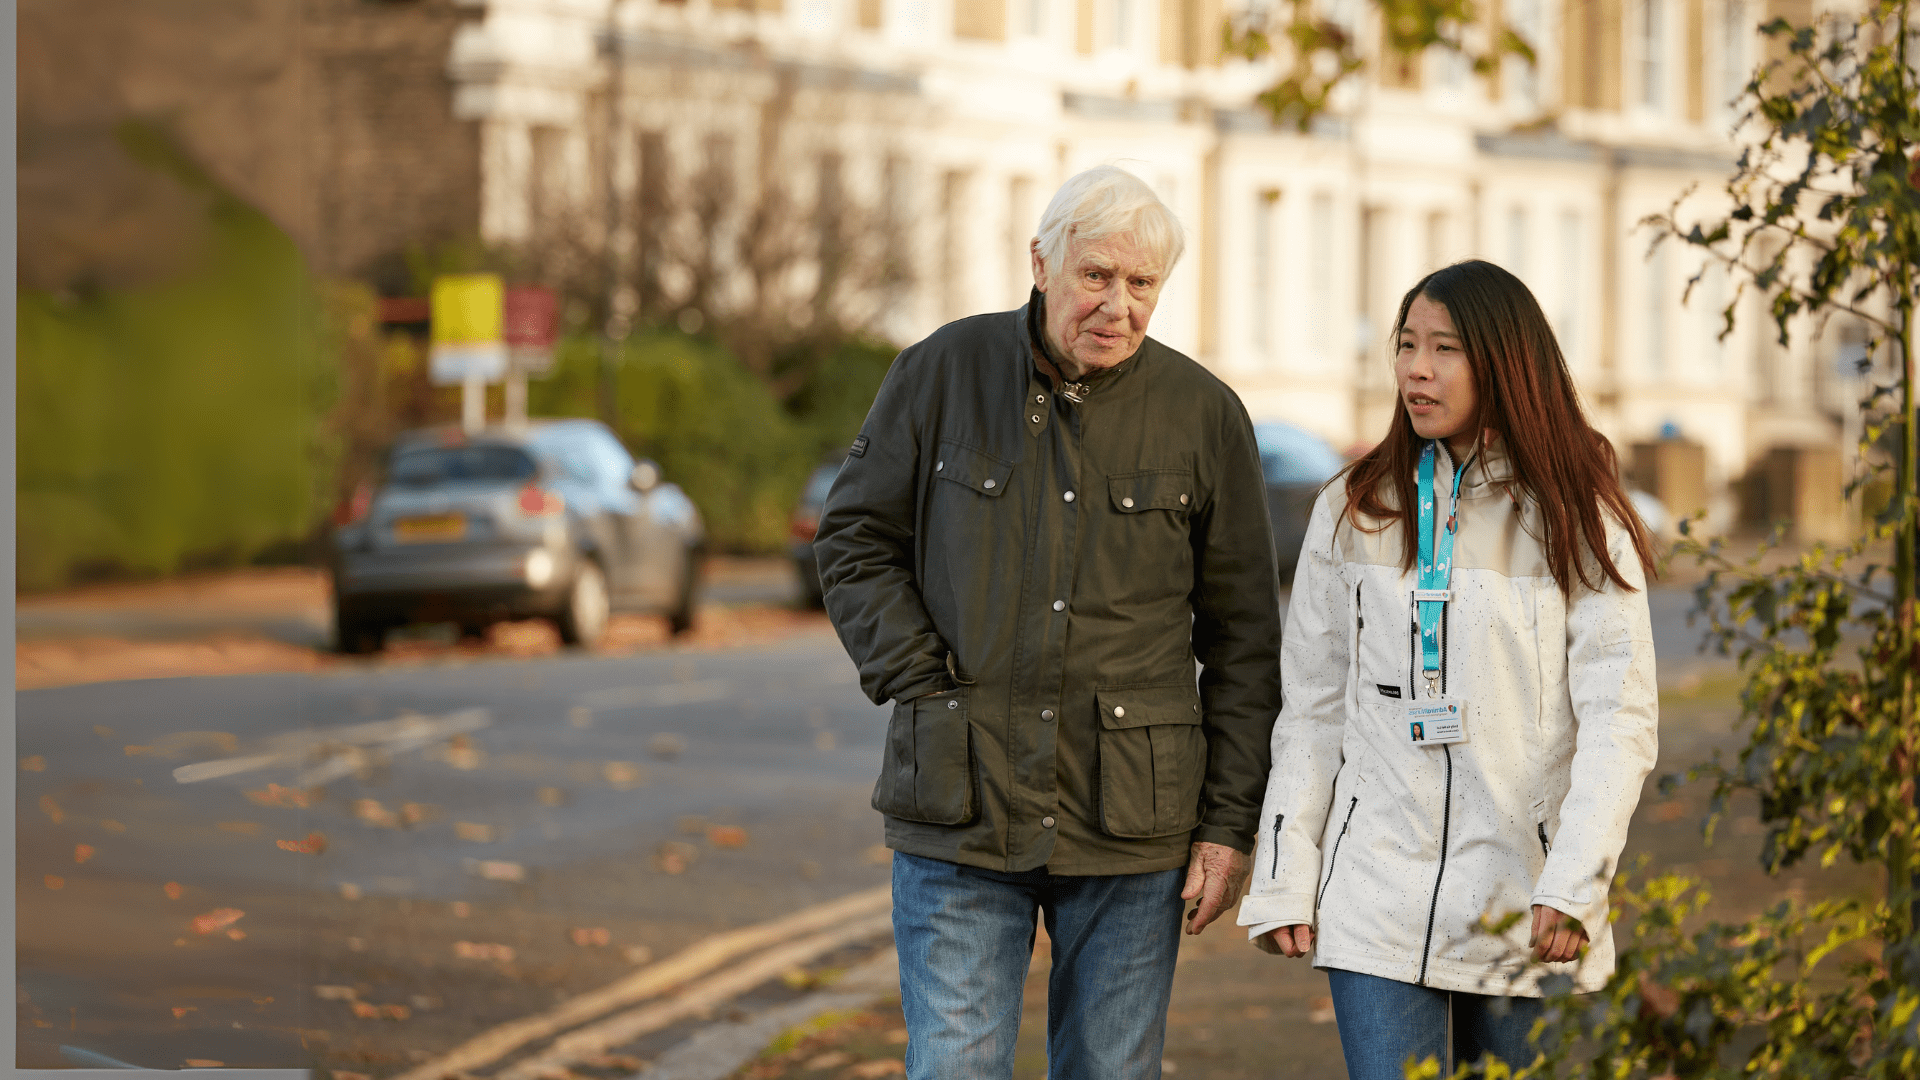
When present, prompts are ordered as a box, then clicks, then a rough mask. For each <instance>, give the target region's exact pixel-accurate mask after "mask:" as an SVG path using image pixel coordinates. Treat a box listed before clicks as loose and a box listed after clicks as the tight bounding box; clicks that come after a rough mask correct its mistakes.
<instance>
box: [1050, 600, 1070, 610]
mask: <svg viewBox="0 0 1920 1080" xmlns="http://www.w3.org/2000/svg"><path fill="white" fill-rule="evenodd" d="M1053 610H1055V611H1065V610H1067V602H1066V601H1065V600H1055V601H1054V602H1053Z"/></svg>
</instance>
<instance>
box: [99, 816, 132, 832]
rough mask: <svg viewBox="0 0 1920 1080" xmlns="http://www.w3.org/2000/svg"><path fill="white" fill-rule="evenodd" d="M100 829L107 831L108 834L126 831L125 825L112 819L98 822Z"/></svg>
mask: <svg viewBox="0 0 1920 1080" xmlns="http://www.w3.org/2000/svg"><path fill="white" fill-rule="evenodd" d="M100 827H101V828H103V829H105V830H107V831H108V832H126V831H127V827H126V826H125V825H122V824H120V823H119V822H117V821H115V820H113V819H112V818H107V819H106V820H104V821H102V822H100Z"/></svg>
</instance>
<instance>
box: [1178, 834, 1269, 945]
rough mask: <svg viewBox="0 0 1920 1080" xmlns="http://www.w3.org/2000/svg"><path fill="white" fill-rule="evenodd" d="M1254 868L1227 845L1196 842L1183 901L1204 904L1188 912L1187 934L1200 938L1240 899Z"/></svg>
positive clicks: (1181, 892) (1189, 863)
mask: <svg viewBox="0 0 1920 1080" xmlns="http://www.w3.org/2000/svg"><path fill="white" fill-rule="evenodd" d="M1251 869H1252V867H1251V866H1250V865H1249V864H1248V862H1247V856H1246V855H1245V854H1244V853H1242V852H1238V851H1235V850H1234V849H1232V848H1230V847H1228V846H1226V845H1225V844H1209V843H1205V842H1196V843H1195V844H1194V845H1193V855H1192V857H1191V858H1189V859H1188V861H1187V887H1186V888H1184V889H1181V890H1180V899H1182V900H1193V899H1196V898H1197V899H1198V900H1199V901H1200V902H1199V903H1198V904H1195V905H1194V908H1193V910H1192V911H1189V912H1187V933H1189V934H1197V933H1199V932H1200V931H1202V930H1205V929H1206V928H1207V924H1208V923H1210V922H1212V921H1213V920H1215V919H1217V918H1219V917H1220V913H1221V912H1223V911H1226V910H1227V909H1228V908H1230V907H1232V906H1233V905H1234V904H1235V903H1236V902H1238V901H1239V899H1240V890H1242V889H1244V888H1246V885H1247V874H1248V872H1249V871H1250V870H1251Z"/></svg>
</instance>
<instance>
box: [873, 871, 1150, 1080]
mask: <svg viewBox="0 0 1920 1080" xmlns="http://www.w3.org/2000/svg"><path fill="white" fill-rule="evenodd" d="M1185 880H1186V871H1184V870H1162V871H1159V872H1156V873H1151V874H1121V875H1116V876H1113V877H1056V876H1054V875H1052V874H1049V873H1047V871H1046V869H1045V868H1044V867H1043V868H1041V869H1039V870H1029V871H1026V872H1023V873H1018V874H1007V873H999V872H996V871H992V870H981V869H978V868H976V867H971V866H960V865H958V864H956V863H950V862H943V861H941V860H938V859H923V858H920V857H918V856H914V855H906V854H903V853H901V852H897V851H896V852H894V855H893V936H894V943H895V945H897V946H898V948H899V951H900V1002H901V1006H902V1007H903V1009H904V1010H905V1012H906V1017H907V1033H908V1041H907V1078H908V1080H992V1078H994V1077H1007V1076H1012V1075H1013V1047H1014V1040H1015V1037H1016V1036H1018V1035H1019V1032H1020V999H1021V992H1022V990H1023V989H1024V987H1025V984H1026V981H1027V966H1028V964H1029V963H1030V962H1031V960H1032V957H1033V940H1034V923H1035V915H1036V914H1038V915H1040V916H1041V917H1043V918H1045V919H1046V925H1047V936H1048V937H1049V938H1051V939H1052V941H1053V971H1052V973H1051V974H1050V975H1049V976H1048V979H1047V1060H1048V1070H1047V1075H1048V1076H1049V1077H1050V1078H1051V1080H1154V1078H1156V1077H1158V1076H1159V1075H1160V1050H1161V1046H1162V1044H1163V1043H1164V1042H1165V1041H1166V1034H1167V999H1168V998H1169V997H1170V996H1171V995H1172V992H1173V962H1174V956H1175V954H1176V953H1177V952H1178V951H1179V948H1180V906H1181V905H1180V888H1181V886H1182V884H1183V883H1184V882H1185Z"/></svg>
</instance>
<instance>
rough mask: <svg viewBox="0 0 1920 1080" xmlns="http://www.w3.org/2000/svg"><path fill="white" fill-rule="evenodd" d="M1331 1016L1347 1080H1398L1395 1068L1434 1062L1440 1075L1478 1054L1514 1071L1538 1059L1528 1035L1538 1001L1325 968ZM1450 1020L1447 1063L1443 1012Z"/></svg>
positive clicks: (1445, 1020)
mask: <svg viewBox="0 0 1920 1080" xmlns="http://www.w3.org/2000/svg"><path fill="white" fill-rule="evenodd" d="M1327 982H1328V984H1329V985H1330V986H1331V987H1332V989H1333V1014H1334V1018H1335V1019H1336V1020H1337V1021H1339V1024H1340V1051H1341V1053H1343V1054H1344V1055H1346V1059H1347V1080H1401V1077H1402V1076H1404V1075H1405V1074H1404V1073H1403V1072H1402V1071H1401V1065H1402V1063H1404V1062H1405V1061H1406V1060H1407V1058H1409V1057H1411V1058H1413V1059H1414V1060H1415V1061H1424V1060H1425V1059H1427V1058H1429V1057H1431V1058H1437V1059H1438V1060H1439V1062H1440V1075H1442V1076H1451V1075H1452V1074H1453V1070H1454V1068H1456V1067H1458V1066H1460V1065H1464V1064H1467V1063H1469V1062H1473V1061H1478V1060H1479V1059H1480V1056H1481V1055H1482V1054H1488V1053H1492V1054H1497V1055H1499V1057H1500V1060H1502V1061H1504V1062H1506V1063H1507V1064H1509V1065H1512V1066H1513V1067H1515V1068H1520V1067H1521V1066H1524V1065H1531V1064H1532V1063H1533V1059H1534V1058H1535V1057H1536V1056H1537V1053H1536V1051H1535V1050H1534V1048H1532V1047H1530V1046H1528V1045H1527V1033H1528V1032H1530V1031H1532V1030H1533V1022H1534V1021H1535V1020H1537V1019H1539V1018H1540V1009H1541V1005H1540V999H1539V998H1523V997H1513V998H1502V997H1488V996H1483V995H1481V994H1463V993H1458V992H1449V991H1446V990H1434V989H1432V988H1430V987H1425V986H1416V985H1414V984H1413V983H1403V982H1395V981H1394V980H1392V979H1383V978H1380V977H1379V976H1377V975H1361V974H1359V973H1358V972H1353V971H1341V970H1339V969H1338V968H1328V969H1327ZM1449 1012H1451V1014H1452V1017H1451V1019H1452V1021H1453V1023H1452V1034H1453V1045H1452V1050H1453V1059H1452V1060H1451V1061H1449V1060H1448V1059H1447V1050H1448V1045H1447V1034H1448V1023H1447V1021H1448V1019H1449V1017H1448V1014H1449Z"/></svg>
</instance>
